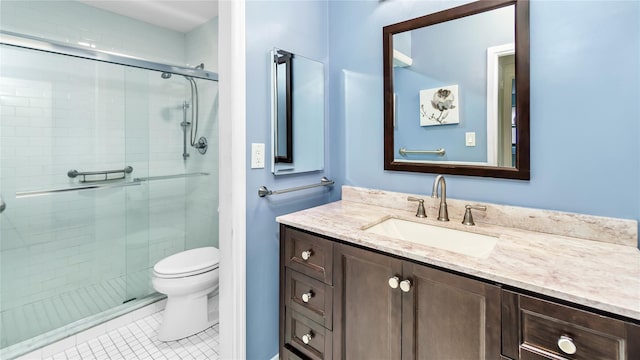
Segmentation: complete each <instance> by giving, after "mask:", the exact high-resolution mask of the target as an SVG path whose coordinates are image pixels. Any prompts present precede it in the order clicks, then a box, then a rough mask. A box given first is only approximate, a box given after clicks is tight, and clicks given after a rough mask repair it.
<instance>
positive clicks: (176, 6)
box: [78, 0, 218, 33]
mask: <svg viewBox="0 0 640 360" xmlns="http://www.w3.org/2000/svg"><path fill="white" fill-rule="evenodd" d="M78 1H79V2H81V3H84V4H86V5H91V6H94V7H97V8H100V9H103V10H107V11H111V12H114V13H116V14H120V15H124V16H128V17H131V18H134V19H137V20H141V21H144V22H147V23H151V24H154V25H157V26H161V27H163V28H167V29H171V30H175V31H179V32H183V33H185V32H189V31H191V30H193V29H194V28H196V27H198V26H199V25H202V24H204V23H205V22H207V21H209V20H211V19H212V18H214V17H216V16H218V0H199V1H198V0H78Z"/></svg>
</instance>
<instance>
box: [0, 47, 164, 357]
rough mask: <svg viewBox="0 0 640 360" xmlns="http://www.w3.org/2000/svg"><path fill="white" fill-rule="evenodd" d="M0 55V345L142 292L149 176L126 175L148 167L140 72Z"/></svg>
mask: <svg viewBox="0 0 640 360" xmlns="http://www.w3.org/2000/svg"><path fill="white" fill-rule="evenodd" d="M0 64H1V68H0V101H1V103H0V106H1V110H2V117H1V122H0V140H1V142H0V194H1V195H2V198H3V200H4V202H5V203H6V209H5V210H4V211H3V212H2V214H1V215H0V246H1V248H0V348H6V347H8V346H11V345H14V344H16V343H19V342H21V341H24V340H26V339H31V338H34V337H36V338H37V337H38V336H39V335H40V334H43V333H45V332H47V331H50V330H52V329H57V328H60V327H64V326H67V325H69V324H72V323H74V322H77V321H80V320H81V319H84V318H86V317H89V316H92V315H94V314H98V313H100V312H103V311H105V310H108V309H112V308H114V307H117V306H118V305H120V304H122V303H124V302H127V301H130V300H133V299H140V298H143V297H145V296H147V295H149V294H150V293H151V292H152V289H151V286H150V280H149V267H150V264H149V251H150V247H149V232H150V231H149V221H150V216H149V213H150V206H149V203H150V201H151V200H150V196H149V195H150V186H149V184H147V183H144V182H133V180H134V178H147V177H148V176H149V163H150V158H149V119H148V117H149V112H150V111H149V102H150V98H151V96H150V94H149V79H150V78H151V76H150V75H149V73H150V71H147V70H142V69H135V68H127V67H123V66H119V65H113V64H107V63H99V62H95V61H88V60H83V59H78V58H72V57H66V56H60V55H55V54H49V53H44V52H37V51H32V50H26V49H20V48H12V47H8V46H2V51H0ZM151 73H153V72H151ZM154 74H157V73H154Z"/></svg>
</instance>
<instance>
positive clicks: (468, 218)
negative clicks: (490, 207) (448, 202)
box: [462, 205, 487, 226]
mask: <svg viewBox="0 0 640 360" xmlns="http://www.w3.org/2000/svg"><path fill="white" fill-rule="evenodd" d="M464 209H465V210H464V219H462V223H463V224H464V225H469V226H471V225H475V224H476V223H475V222H473V215H471V209H474V210H480V211H487V207H486V206H484V205H465V206H464Z"/></svg>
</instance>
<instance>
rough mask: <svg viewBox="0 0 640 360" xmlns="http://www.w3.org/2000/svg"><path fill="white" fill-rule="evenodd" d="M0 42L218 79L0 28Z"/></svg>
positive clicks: (203, 72) (194, 70) (210, 74)
mask: <svg viewBox="0 0 640 360" xmlns="http://www.w3.org/2000/svg"><path fill="white" fill-rule="evenodd" d="M0 44H2V45H9V46H15V47H20V48H25V49H31V50H38V51H44V52H49V53H54V54H60V55H66V56H73V57H78V58H82V59H88V60H94V61H100V62H106V63H110V64H116V65H123V66H130V67H135V68H140V69H145V70H154V71H160V72H168V73H172V74H177V75H184V76H190V77H193V78H198V79H205V80H213V81H218V74H217V73H214V72H211V71H207V70H203V69H197V68H190V67H185V66H179V65H168V64H162V63H157V62H153V61H149V60H145V59H142V58H137V57H133V56H127V55H123V54H118V53H114V52H110V51H104V50H96V49H92V48H82V47H78V46H73V45H69V44H67V43H63V42H59V41H54V40H49V39H44V38H40V37H37V36H31V35H25V34H20V33H16V32H12V31H6V30H0Z"/></svg>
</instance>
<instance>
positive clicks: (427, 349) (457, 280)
mask: <svg viewBox="0 0 640 360" xmlns="http://www.w3.org/2000/svg"><path fill="white" fill-rule="evenodd" d="M403 272H404V278H405V279H409V280H410V281H411V289H410V290H409V292H407V293H405V294H404V297H403V304H402V308H403V319H402V334H403V337H402V338H403V339H402V342H403V343H402V358H403V359H434V360H435V359H456V360H465V359H469V360H479V359H499V358H500V288H499V287H497V286H494V285H490V284H486V283H484V282H481V281H477V280H473V279H469V278H465V277H462V276H458V275H454V274H450V273H447V272H444V271H441V270H436V269H432V268H428V267H426V266H421V265H417V264H414V263H410V262H404V264H403Z"/></svg>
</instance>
